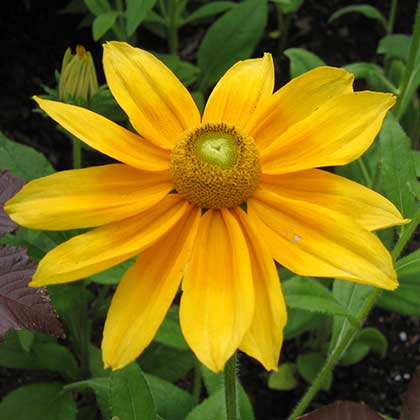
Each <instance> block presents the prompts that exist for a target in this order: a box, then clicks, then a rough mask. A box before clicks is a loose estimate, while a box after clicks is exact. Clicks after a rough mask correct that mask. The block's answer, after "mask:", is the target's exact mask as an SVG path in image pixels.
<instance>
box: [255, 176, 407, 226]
mask: <svg viewBox="0 0 420 420" xmlns="http://www.w3.org/2000/svg"><path fill="white" fill-rule="evenodd" d="M261 186H262V188H263V189H266V190H268V191H271V192H273V193H275V194H278V195H279V196H281V197H284V198H286V199H292V200H297V201H303V202H307V203H313V204H317V205H319V206H321V207H325V208H328V209H331V210H335V211H338V212H340V213H342V214H345V215H347V216H349V217H350V218H351V219H352V220H354V221H356V222H357V223H359V224H360V225H362V226H363V227H364V228H365V229H367V230H376V229H384V228H387V227H390V226H395V225H401V224H404V223H407V222H408V220H407V219H403V217H402V216H401V214H400V212H399V211H398V209H397V208H396V207H395V206H394V205H393V204H392V203H391V202H390V201H389V200H387V199H386V198H385V197H383V196H382V195H380V194H378V193H377V192H375V191H372V190H370V189H369V188H366V187H364V186H363V185H360V184H357V183H356V182H353V181H349V180H348V179H346V178H343V177H341V176H338V175H334V174H332V173H329V172H326V171H321V170H319V169H309V170H306V171H302V172H295V173H292V174H283V175H263V176H262V178H261Z"/></svg>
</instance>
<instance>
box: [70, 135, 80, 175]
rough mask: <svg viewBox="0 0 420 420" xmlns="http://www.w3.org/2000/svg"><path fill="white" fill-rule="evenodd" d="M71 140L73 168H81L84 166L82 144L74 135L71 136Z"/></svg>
mask: <svg viewBox="0 0 420 420" xmlns="http://www.w3.org/2000/svg"><path fill="white" fill-rule="evenodd" d="M71 141H72V143H73V168H74V169H79V168H81V167H82V144H81V143H80V140H79V139H77V138H76V137H74V136H71Z"/></svg>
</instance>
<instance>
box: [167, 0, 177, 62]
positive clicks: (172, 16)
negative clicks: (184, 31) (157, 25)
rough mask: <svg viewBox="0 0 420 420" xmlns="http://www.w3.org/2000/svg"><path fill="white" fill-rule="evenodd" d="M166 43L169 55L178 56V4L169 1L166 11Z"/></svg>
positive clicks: (175, 0) (175, 1)
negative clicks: (167, 43)
mask: <svg viewBox="0 0 420 420" xmlns="http://www.w3.org/2000/svg"><path fill="white" fill-rule="evenodd" d="M167 28H168V42H169V50H170V52H171V54H175V55H178V2H177V0H169V11H168V20H167Z"/></svg>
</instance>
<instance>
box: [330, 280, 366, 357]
mask: <svg viewBox="0 0 420 420" xmlns="http://www.w3.org/2000/svg"><path fill="white" fill-rule="evenodd" d="M371 291H372V287H371V286H365V285H363V284H357V283H353V282H350V281H345V280H334V283H333V289H332V293H333V295H334V297H335V298H336V299H337V300H338V301H339V302H340V303H341V304H342V305H343V306H345V307H346V308H347V310H348V311H349V313H350V314H352V315H353V316H356V315H357V313H358V312H359V310H360V308H361V307H362V306H363V304H364V302H365V300H366V298H367V297H368V296H369V294H370V293H371ZM350 327H351V325H350V323H349V321H348V320H347V319H345V318H343V317H339V316H335V317H334V320H333V328H332V336H331V341H330V346H329V352H330V353H331V352H332V351H333V350H334V349H335V347H336V346H337V345H338V344H339V343H340V341H341V338H342V337H344V336H345V335H346V333H347V331H348V329H349V328H350Z"/></svg>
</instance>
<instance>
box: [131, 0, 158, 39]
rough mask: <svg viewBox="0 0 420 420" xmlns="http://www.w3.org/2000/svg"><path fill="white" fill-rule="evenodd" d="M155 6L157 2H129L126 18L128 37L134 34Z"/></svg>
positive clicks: (152, 0)
mask: <svg viewBox="0 0 420 420" xmlns="http://www.w3.org/2000/svg"><path fill="white" fill-rule="evenodd" d="M155 4H156V0H127V10H126V12H125V17H126V31H127V36H128V37H129V36H131V35H133V34H134V32H135V31H136V29H137V28H138V27H139V26H140V24H141V23H142V22H143V19H144V18H145V17H146V16H147V14H148V13H149V11H150V10H151V9H153V7H154V6H155Z"/></svg>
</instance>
